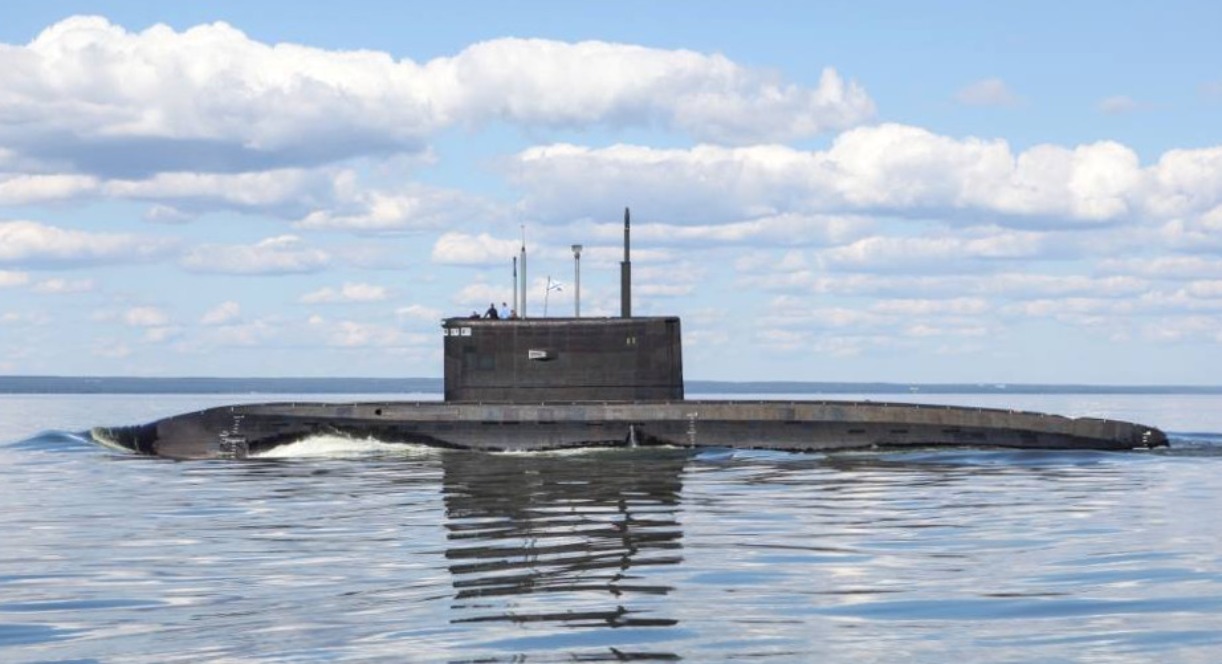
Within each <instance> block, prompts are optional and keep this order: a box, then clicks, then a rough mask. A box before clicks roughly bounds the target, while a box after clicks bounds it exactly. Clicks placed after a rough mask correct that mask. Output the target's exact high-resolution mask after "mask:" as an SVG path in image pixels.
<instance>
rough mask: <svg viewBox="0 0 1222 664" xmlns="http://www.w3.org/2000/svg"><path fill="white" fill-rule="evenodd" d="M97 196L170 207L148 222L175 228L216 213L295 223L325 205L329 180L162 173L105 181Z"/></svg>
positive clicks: (157, 209)
mask: <svg viewBox="0 0 1222 664" xmlns="http://www.w3.org/2000/svg"><path fill="white" fill-rule="evenodd" d="M99 189H100V191H101V192H102V193H103V194H105V195H107V196H110V197H113V198H121V199H128V200H143V201H171V202H172V206H166V205H164V204H158V205H155V206H154V207H153V209H152V210H151V211H150V215H151V216H152V217H153V219H152V220H154V221H160V222H172V223H177V222H181V221H183V220H185V219H184V218H186V219H189V218H190V215H189V214H187V212H191V211H194V212H200V211H210V210H217V209H224V210H237V211H259V212H270V213H274V214H278V215H279V216H282V217H286V218H289V217H295V216H299V215H302V214H305V213H306V211H308V210H309V209H311V208H313V207H317V206H319V205H325V204H327V203H329V202H330V201H331V187H330V175H329V174H328V173H327V172H325V171H322V170H304V169H296V168H292V169H276V170H267V171H258V172H244V173H196V172H186V171H183V172H167V173H158V174H156V175H153V176H152V177H149V178H144V179H138V180H130V179H129V180H122V179H117V180H108V181H106V182H104V183H103V184H102V185H101V186H100V188H99Z"/></svg>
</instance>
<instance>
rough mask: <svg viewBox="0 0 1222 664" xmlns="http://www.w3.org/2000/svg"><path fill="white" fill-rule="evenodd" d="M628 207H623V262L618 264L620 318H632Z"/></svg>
mask: <svg viewBox="0 0 1222 664" xmlns="http://www.w3.org/2000/svg"><path fill="white" fill-rule="evenodd" d="M628 227H629V221H628V208H624V262H622V263H620V264H619V310H620V317H621V318H632V260H631V259H630V258H629V257H628V248H629V246H631V243H630V242H629V239H628Z"/></svg>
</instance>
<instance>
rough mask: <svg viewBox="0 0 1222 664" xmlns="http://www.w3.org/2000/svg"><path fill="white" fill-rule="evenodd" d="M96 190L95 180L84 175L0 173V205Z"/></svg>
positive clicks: (96, 180)
mask: <svg viewBox="0 0 1222 664" xmlns="http://www.w3.org/2000/svg"><path fill="white" fill-rule="evenodd" d="M2 126H3V124H2V123H0V127H2ZM97 189H98V179H97V178H94V177H91V176H87V175H70V174H52V175H31V174H13V173H9V174H4V173H0V205H31V204H37V203H44V202H48V201H61V200H66V199H71V198H76V197H79V196H83V195H86V194H91V193H94V192H96V191H97Z"/></svg>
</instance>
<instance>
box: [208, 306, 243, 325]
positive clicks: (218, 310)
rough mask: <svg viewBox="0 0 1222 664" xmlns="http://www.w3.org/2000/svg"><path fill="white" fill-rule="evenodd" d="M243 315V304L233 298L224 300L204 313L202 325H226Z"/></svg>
mask: <svg viewBox="0 0 1222 664" xmlns="http://www.w3.org/2000/svg"><path fill="white" fill-rule="evenodd" d="M241 315H242V306H241V305H239V304H238V303H237V302H234V301H233V300H228V301H225V302H222V303H220V304H218V305H216V306H215V307H213V308H211V309H209V310H208V311H207V312H205V313H204V315H203V317H201V318H200V319H199V322H200V324H201V325H226V324H229V323H232V322H233V321H235V320H237V319H238V318H239V317H240V316H241Z"/></svg>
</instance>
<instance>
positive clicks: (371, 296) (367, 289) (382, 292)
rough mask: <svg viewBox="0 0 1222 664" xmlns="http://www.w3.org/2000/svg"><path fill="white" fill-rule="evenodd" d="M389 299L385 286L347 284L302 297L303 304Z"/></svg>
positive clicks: (322, 289)
mask: <svg viewBox="0 0 1222 664" xmlns="http://www.w3.org/2000/svg"><path fill="white" fill-rule="evenodd" d="M386 298H387V293H386V287H385V286H375V285H373V284H356V283H347V284H344V285H343V286H341V287H340V288H338V289H336V288H330V287H327V288H321V289H319V290H316V291H314V292H311V293H306V294H305V295H302V296H301V298H300V300H298V301H299V302H301V303H303V304H328V303H337V302H380V301H382V300H385V299H386Z"/></svg>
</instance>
